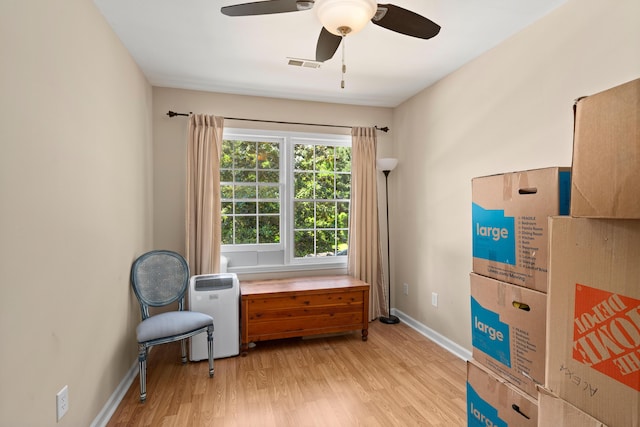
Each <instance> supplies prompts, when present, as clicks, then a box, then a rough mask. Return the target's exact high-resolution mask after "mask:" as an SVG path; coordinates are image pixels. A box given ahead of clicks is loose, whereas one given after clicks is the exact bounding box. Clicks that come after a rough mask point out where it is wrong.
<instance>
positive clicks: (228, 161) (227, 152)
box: [220, 140, 233, 168]
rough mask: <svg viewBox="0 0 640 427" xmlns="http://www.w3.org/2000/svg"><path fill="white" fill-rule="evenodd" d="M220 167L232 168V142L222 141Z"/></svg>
mask: <svg viewBox="0 0 640 427" xmlns="http://www.w3.org/2000/svg"><path fill="white" fill-rule="evenodd" d="M220 167H221V168H231V167H233V141H227V140H224V141H222V153H220Z"/></svg>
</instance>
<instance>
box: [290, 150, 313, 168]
mask: <svg viewBox="0 0 640 427" xmlns="http://www.w3.org/2000/svg"><path fill="white" fill-rule="evenodd" d="M293 168H294V169H295V170H301V171H303V170H306V171H311V170H313V145H302V144H296V145H295V147H294V164H293Z"/></svg>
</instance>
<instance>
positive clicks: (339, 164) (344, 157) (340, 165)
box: [336, 147, 351, 172]
mask: <svg viewBox="0 0 640 427" xmlns="http://www.w3.org/2000/svg"><path fill="white" fill-rule="evenodd" d="M336 171H338V172H351V147H336Z"/></svg>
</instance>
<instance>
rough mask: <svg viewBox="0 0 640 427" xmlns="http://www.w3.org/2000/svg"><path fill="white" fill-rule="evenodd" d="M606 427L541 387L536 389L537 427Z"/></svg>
mask: <svg viewBox="0 0 640 427" xmlns="http://www.w3.org/2000/svg"><path fill="white" fill-rule="evenodd" d="M550 426H553V427H607V425H606V424H604V423H602V422H600V421H598V420H596V419H595V418H593V417H592V416H590V415H589V414H587V413H585V412H583V411H581V410H580V409H578V408H576V407H575V406H573V405H572V404H570V403H569V402H567V401H566V400H562V399H560V398H559V397H558V396H556V395H554V394H552V393H551V392H550V391H549V390H546V389H545V388H543V387H539V388H538V427H550Z"/></svg>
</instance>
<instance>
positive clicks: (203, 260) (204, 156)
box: [186, 114, 224, 275]
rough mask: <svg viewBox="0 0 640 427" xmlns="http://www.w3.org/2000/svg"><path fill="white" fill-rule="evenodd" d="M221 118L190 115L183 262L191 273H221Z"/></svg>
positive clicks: (222, 120)
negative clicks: (185, 237) (185, 251)
mask: <svg viewBox="0 0 640 427" xmlns="http://www.w3.org/2000/svg"><path fill="white" fill-rule="evenodd" d="M223 122H224V119H223V118H222V117H216V116H208V115H205V114H193V115H191V117H189V130H188V136H187V137H188V141H187V214H186V228H187V229H186V235H187V242H186V247H187V254H186V259H187V262H188V263H189V268H190V269H191V274H192V275H196V274H209V273H217V272H219V271H220V241H221V233H220V211H221V207H220V151H221V147H222V129H223Z"/></svg>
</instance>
